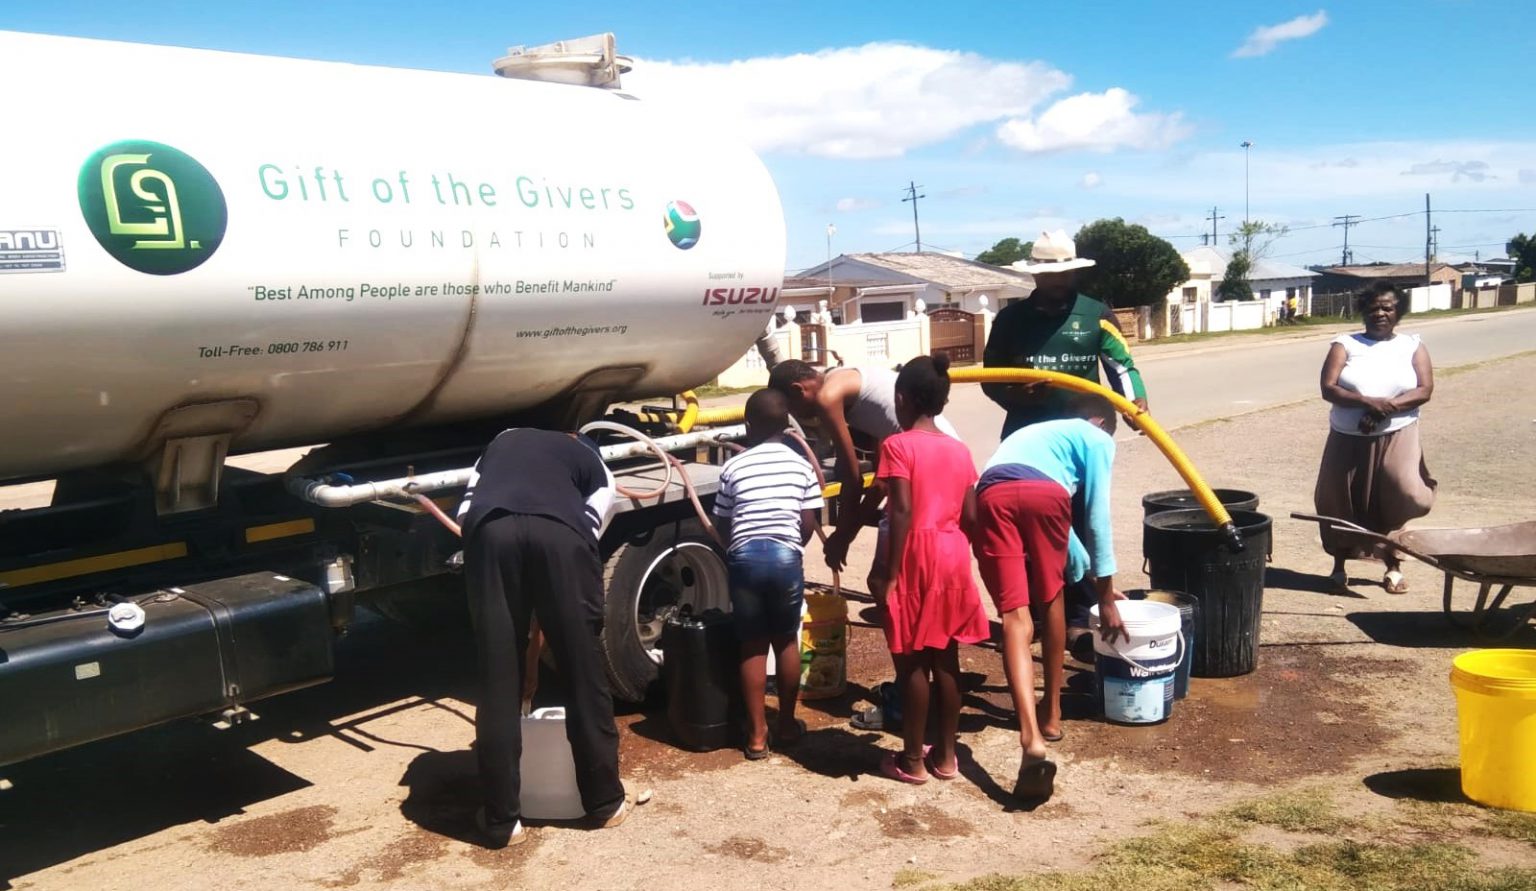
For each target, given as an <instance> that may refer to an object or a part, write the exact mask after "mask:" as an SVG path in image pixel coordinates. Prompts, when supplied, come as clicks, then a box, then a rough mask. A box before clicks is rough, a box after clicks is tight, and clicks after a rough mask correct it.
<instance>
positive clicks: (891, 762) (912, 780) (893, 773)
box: [880, 752, 928, 786]
mask: <svg viewBox="0 0 1536 891" xmlns="http://www.w3.org/2000/svg"><path fill="white" fill-rule="evenodd" d="M880 773H881V774H883V775H884V776H887V777H889V778H891V779H893V780H897V781H899V782H903V783H907V784H909V785H913V786H921V785H923V784H925V783H927V782H928V778H927V777H920V776H916V775H915V774H910V773H907V772H906V771H905V770H902V769H901V756H900V755H898V754H897V753H895V752H886V753H885V757H884V758H882V759H880Z"/></svg>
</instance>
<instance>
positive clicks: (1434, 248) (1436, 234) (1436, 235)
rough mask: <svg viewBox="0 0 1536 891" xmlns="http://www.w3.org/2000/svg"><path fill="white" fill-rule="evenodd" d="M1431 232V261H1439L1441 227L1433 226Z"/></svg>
mask: <svg viewBox="0 0 1536 891" xmlns="http://www.w3.org/2000/svg"><path fill="white" fill-rule="evenodd" d="M1429 232H1430V240H1429V259H1430V260H1438V259H1440V227H1439V226H1432V227H1430V230H1429Z"/></svg>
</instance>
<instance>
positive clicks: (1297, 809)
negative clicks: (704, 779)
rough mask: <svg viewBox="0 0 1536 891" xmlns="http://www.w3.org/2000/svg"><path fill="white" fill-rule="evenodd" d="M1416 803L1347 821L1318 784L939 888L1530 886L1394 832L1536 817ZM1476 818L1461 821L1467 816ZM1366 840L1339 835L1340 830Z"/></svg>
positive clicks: (1207, 890)
mask: <svg viewBox="0 0 1536 891" xmlns="http://www.w3.org/2000/svg"><path fill="white" fill-rule="evenodd" d="M1415 805H1416V806H1415V807H1411V808H1408V809H1405V812H1403V813H1400V814H1397V815H1394V816H1393V817H1390V818H1383V819H1380V820H1364V821H1352V820H1350V819H1348V818H1346V817H1344V816H1343V815H1341V814H1340V813H1339V810H1338V808H1337V805H1336V804H1335V803H1334V801H1333V799H1332V798H1331V797H1330V796H1329V795H1328V794H1327V793H1326V792H1324V791H1322V790H1319V789H1301V790H1296V791H1291V792H1286V793H1281V794H1276V795H1270V796H1265V797H1263V798H1259V799H1255V800H1254V801H1250V802H1245V803H1243V804H1240V805H1238V806H1236V807H1234V808H1232V809H1230V810H1228V811H1226V812H1223V813H1221V814H1219V815H1217V816H1216V817H1214V818H1212V819H1208V820H1201V821H1196V822H1193V823H1181V824H1168V823H1162V824H1154V826H1153V827H1152V830H1151V831H1150V832H1149V833H1148V834H1145V835H1140V836H1137V837H1134V838H1130V839H1126V840H1125V841H1122V842H1120V843H1118V844H1115V845H1113V846H1111V847H1110V848H1109V849H1108V850H1107V851H1105V852H1104V853H1103V854H1101V855H1100V856H1099V857H1098V858H1097V860H1096V862H1095V863H1094V865H1093V866H1092V867H1091V868H1089V869H1085V870H1078V871H1073V872H1059V873H1038V874H1033V875H1018V876H1001V875H995V876H986V877H983V878H980V879H975V880H973V881H970V882H966V883H963V884H958V885H949V886H945V887H946V888H947V889H948V891H1104V889H1109V888H1127V889H1136V891H1218V889H1228V888H1237V887H1240V888H1243V889H1251V891H1303V889H1305V891H1430V889H1434V891H1536V869H1532V868H1527V867H1502V868H1490V867H1486V866H1484V865H1482V864H1481V863H1480V862H1479V860H1478V855H1477V853H1476V852H1475V851H1473V850H1472V849H1470V848H1468V847H1466V846H1464V845H1459V844H1454V843H1450V842H1446V841H1443V840H1438V839H1437V840H1431V841H1422V842H1405V841H1401V840H1400V839H1401V838H1402V837H1403V836H1402V832H1401V829H1403V828H1409V827H1412V828H1420V829H1432V830H1443V829H1448V828H1456V829H1459V830H1460V831H1462V832H1469V833H1471V834H1480V835H1496V836H1499V837H1502V838H1513V839H1518V840H1522V841H1533V840H1536V817H1533V815H1530V814H1516V813H1509V812H1498V811H1486V810H1483V809H1480V808H1476V807H1473V806H1471V805H1460V804H1437V805H1423V803H1415ZM1469 817H1472V818H1475V819H1474V821H1473V822H1472V823H1470V825H1469V824H1468V821H1467V818H1469ZM1248 825H1263V826H1272V827H1275V828H1278V829H1284V830H1287V831H1290V832H1297V833H1302V834H1306V835H1312V836H1318V837H1327V836H1332V837H1331V838H1327V839H1326V840H1322V839H1321V838H1320V840H1318V841H1316V842H1313V843H1310V844H1303V845H1302V846H1300V847H1297V848H1295V849H1294V850H1290V851H1286V850H1282V849H1280V848H1277V847H1274V846H1271V845H1267V844H1260V843H1256V842H1252V841H1249V840H1247V839H1246V838H1244V834H1243V833H1244V829H1245V827H1246V826H1248ZM1346 829H1348V830H1350V832H1351V833H1352V834H1361V835H1367V836H1370V837H1369V838H1368V839H1366V840H1359V839H1353V838H1351V839H1342V840H1341V839H1339V838H1338V835H1339V834H1340V833H1341V832H1343V831H1344V830H1346Z"/></svg>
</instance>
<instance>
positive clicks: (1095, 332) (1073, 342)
mask: <svg viewBox="0 0 1536 891" xmlns="http://www.w3.org/2000/svg"><path fill="white" fill-rule="evenodd" d="M1101 363H1102V364H1103V366H1104V372H1105V375H1106V376H1107V377H1108V378H1109V387H1110V389H1112V390H1114V391H1115V392H1116V393H1119V394H1120V395H1121V396H1124V397H1125V398H1126V399H1145V398H1146V396H1147V391H1146V388H1145V386H1143V385H1142V382H1141V372H1139V371H1137V370H1136V363H1135V362H1133V361H1132V360H1131V350H1130V347H1129V346H1127V345H1126V342H1125V336H1124V335H1123V334H1121V332H1120V323H1119V322H1118V321H1116V320H1115V314H1114V313H1113V312H1111V311H1110V309H1109V307H1108V306H1106V305H1104V304H1103V303H1101V302H1099V301H1098V300H1095V299H1093V298H1092V297H1089V296H1087V295H1085V294H1078V295H1077V296H1076V298H1075V299H1074V300H1073V302H1072V307H1071V309H1070V310H1069V311H1068V312H1067V313H1066V315H1061V316H1049V315H1046V314H1045V313H1042V312H1041V311H1040V310H1039V309H1038V308H1037V307H1036V306H1035V304H1034V302H1033V301H1031V300H1021V301H1019V302H1017V303H1012V304H1009V305H1008V306H1005V307H1003V309H1002V310H1001V311H1000V312H998V314H997V319H996V320H994V321H993V323H992V333H991V335H990V336H988V337H987V347H986V351H985V353H984V354H983V357H982V364H983V365H985V366H987V367H994V368H1038V369H1040V370H1042V371H1057V372H1060V373H1062V374H1070V375H1072V376H1074V377H1080V378H1083V379H1084V380H1090V381H1093V382H1094V383H1099V382H1100V378H1099V365H1100V364H1101ZM982 390H983V391H984V392H985V393H986V394H987V396H988V397H990V398H991V399H992V401H993V402H996V403H997V404H998V405H1000V406H1002V407H1003V408H1004V409H1005V410H1006V411H1007V412H1008V417H1007V420H1006V421H1004V423H1003V436H1004V437H1005V438H1006V437H1007V436H1008V434H1010V433H1012V432H1013V431H1015V430H1017V429H1019V428H1020V427H1024V426H1027V425H1029V424H1034V423H1037V422H1039V421H1050V420H1056V419H1059V418H1062V417H1065V409H1066V406H1065V402H1066V399H1065V391H1063V390H1060V389H1058V388H1055V387H1047V388H1045V392H1044V393H1042V394H1039V395H1036V396H1025V395H1023V394H1022V391H1021V389H1020V388H1019V387H1017V386H1016V385H1012V384H982Z"/></svg>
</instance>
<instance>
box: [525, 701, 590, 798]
mask: <svg viewBox="0 0 1536 891" xmlns="http://www.w3.org/2000/svg"><path fill="white" fill-rule="evenodd" d="M521 773H522V795H521V810H522V816H523V817H526V818H528V819H533V820H575V819H578V818H580V817H583V816H586V809H585V808H583V807H582V806H581V791H580V790H579V789H578V788H577V787H576V760H575V758H573V757H572V756H571V743H570V741H569V740H567V739H566V737H565V709H563V708H541V709H538V710H536V711H534V712H533V713H532V714H529V715H524V716H523V760H522V762H521Z"/></svg>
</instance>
